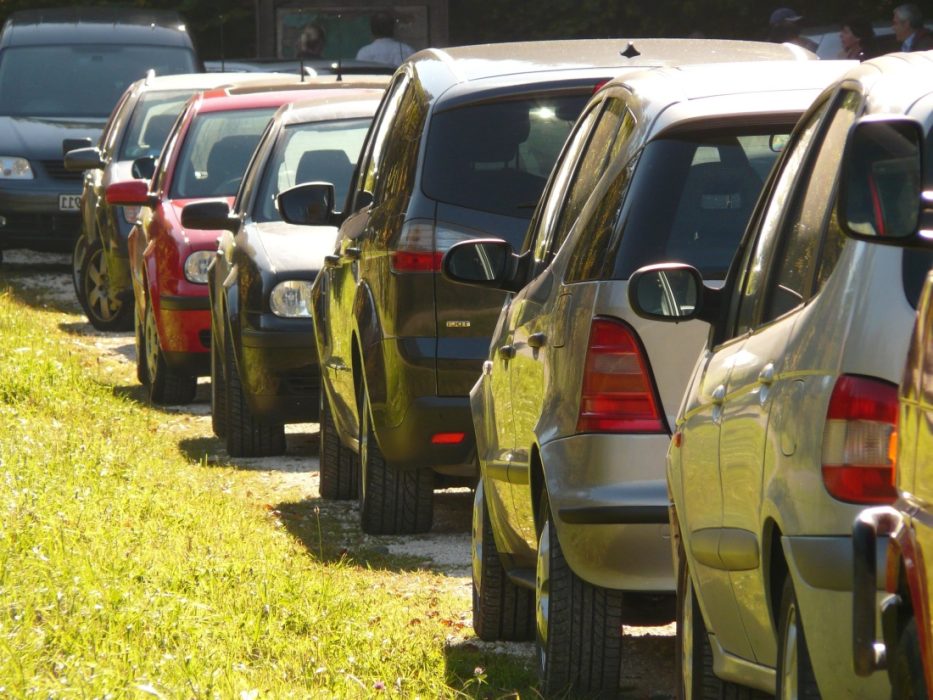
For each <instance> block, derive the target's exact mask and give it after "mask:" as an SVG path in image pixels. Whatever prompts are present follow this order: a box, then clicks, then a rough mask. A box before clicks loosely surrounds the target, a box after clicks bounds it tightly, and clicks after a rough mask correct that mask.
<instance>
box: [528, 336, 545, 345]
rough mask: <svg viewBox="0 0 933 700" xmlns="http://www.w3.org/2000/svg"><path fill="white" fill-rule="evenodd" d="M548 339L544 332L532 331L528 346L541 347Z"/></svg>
mask: <svg viewBox="0 0 933 700" xmlns="http://www.w3.org/2000/svg"><path fill="white" fill-rule="evenodd" d="M546 341H547V336H546V335H544V333H532V334H531V335H529V336H528V347H530V348H540V347H541V346H542V345H544V343H545V342H546Z"/></svg>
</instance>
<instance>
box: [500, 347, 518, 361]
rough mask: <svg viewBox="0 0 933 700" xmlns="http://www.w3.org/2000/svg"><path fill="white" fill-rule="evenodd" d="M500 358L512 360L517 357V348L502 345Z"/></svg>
mask: <svg viewBox="0 0 933 700" xmlns="http://www.w3.org/2000/svg"><path fill="white" fill-rule="evenodd" d="M499 357H501V358H502V359H504V360H511V359H512V358H513V357H515V346H514V345H502V346H501V347H500V348H499Z"/></svg>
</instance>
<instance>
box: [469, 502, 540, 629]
mask: <svg viewBox="0 0 933 700" xmlns="http://www.w3.org/2000/svg"><path fill="white" fill-rule="evenodd" d="M475 499H476V500H475V502H474V506H473V533H472V538H471V540H472V541H471V545H472V547H471V549H472V568H473V630H474V631H475V632H476V636H477V637H479V638H480V639H482V640H484V641H487V642H495V641H499V640H504V641H519V642H521V641H527V640H530V639H534V636H535V598H534V591H532V590H531V589H529V588H523V587H522V586H516V585H515V584H514V583H512V581H511V579H509V577H508V576H507V575H506V573H505V568H504V567H503V566H502V560H501V559H500V558H499V551H498V549H496V540H495V537H493V534H492V521H491V520H490V518H489V507H488V506H487V504H486V497H485V494H484V490H483V488H482V485H480V486H479V487H478V488H477V489H476V495H475Z"/></svg>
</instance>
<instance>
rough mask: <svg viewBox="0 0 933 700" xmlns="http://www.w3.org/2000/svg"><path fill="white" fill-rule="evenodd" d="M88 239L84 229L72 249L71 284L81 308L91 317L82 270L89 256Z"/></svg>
mask: <svg viewBox="0 0 933 700" xmlns="http://www.w3.org/2000/svg"><path fill="white" fill-rule="evenodd" d="M87 249H88V241H87V236H85V235H84V231H81V233H79V234H78V237H77V238H76V239H75V244H74V248H72V250H71V284H72V286H74V288H75V296H76V297H77V298H78V303H79V304H80V305H81V310H82V311H83V312H84V313H85V315H87V316H88V317H90V314H89V313H88V309H87V301H86V300H85V298H84V288H83V286H82V284H81V277H82V275H81V270H82V268H83V267H84V258H85V257H86V256H87Z"/></svg>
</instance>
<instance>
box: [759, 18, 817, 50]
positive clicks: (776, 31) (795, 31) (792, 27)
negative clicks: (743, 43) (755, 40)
mask: <svg viewBox="0 0 933 700" xmlns="http://www.w3.org/2000/svg"><path fill="white" fill-rule="evenodd" d="M802 19H803V15H801V14H799V13H798V12H797V11H796V10H793V9H791V8H790V7H779V8H778V9H776V10H775V11H774V12H772V13H771V18H770V20H769V22H768V24H769V25H770V30H769V32H768V40H769V41H773V42H775V43H778V44H797V46H801V47H803V48H805V49H807V50H808V51H814V52H815V51H816V42H815V41H812V40H811V39H808V38H807V37H805V36H801V35H800V25H799V24H798V22H800V20H802Z"/></svg>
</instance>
